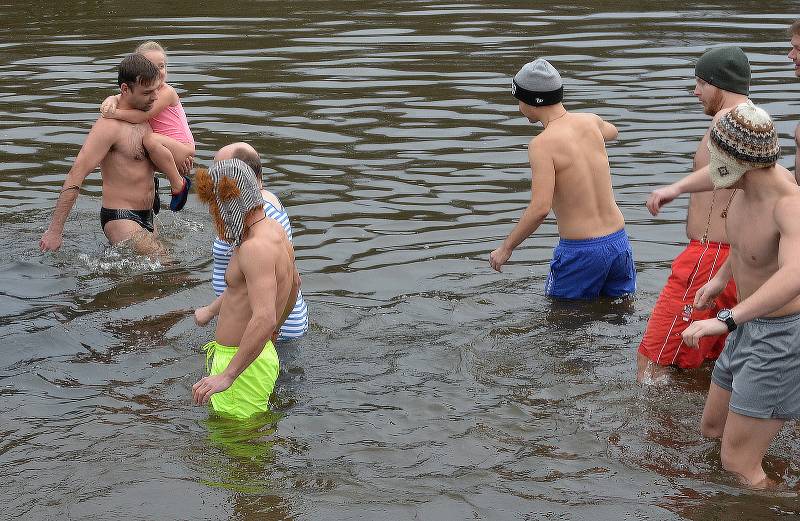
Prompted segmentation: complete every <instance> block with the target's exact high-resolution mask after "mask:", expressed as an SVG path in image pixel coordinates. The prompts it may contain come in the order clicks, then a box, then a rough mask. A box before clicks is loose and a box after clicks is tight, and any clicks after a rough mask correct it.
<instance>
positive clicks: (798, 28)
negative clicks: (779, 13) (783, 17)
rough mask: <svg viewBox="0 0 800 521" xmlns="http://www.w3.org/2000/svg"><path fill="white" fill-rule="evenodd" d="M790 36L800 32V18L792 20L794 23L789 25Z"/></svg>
mask: <svg viewBox="0 0 800 521" xmlns="http://www.w3.org/2000/svg"><path fill="white" fill-rule="evenodd" d="M788 32H789V36H795V35H798V34H800V19H797V20H795V21H794V22H792V25H790V26H789V31H788Z"/></svg>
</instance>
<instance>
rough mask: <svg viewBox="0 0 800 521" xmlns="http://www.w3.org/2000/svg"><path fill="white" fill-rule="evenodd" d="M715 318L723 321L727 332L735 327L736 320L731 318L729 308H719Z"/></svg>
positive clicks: (731, 313) (731, 312) (731, 314)
mask: <svg viewBox="0 0 800 521" xmlns="http://www.w3.org/2000/svg"><path fill="white" fill-rule="evenodd" d="M717 320H719V321H720V322H725V325H726V326H728V332H729V333H730V332H731V331H733V330H734V329H736V321H735V320H733V311H731V310H730V309H720V310H719V312H718V313H717Z"/></svg>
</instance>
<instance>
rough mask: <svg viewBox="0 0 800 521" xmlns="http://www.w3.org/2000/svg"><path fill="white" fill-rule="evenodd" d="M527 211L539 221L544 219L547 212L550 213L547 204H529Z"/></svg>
mask: <svg viewBox="0 0 800 521" xmlns="http://www.w3.org/2000/svg"><path fill="white" fill-rule="evenodd" d="M528 212H529V215H530V217H531V218H532V219H533V220H534V221H536V222H540V221H544V220H545V219H546V218H547V216H548V214H549V213H550V207H549V206H531V207H530V208H529V209H528Z"/></svg>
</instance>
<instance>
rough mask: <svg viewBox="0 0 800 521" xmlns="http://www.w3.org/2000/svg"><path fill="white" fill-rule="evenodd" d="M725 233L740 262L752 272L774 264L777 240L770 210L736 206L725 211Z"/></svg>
mask: <svg viewBox="0 0 800 521" xmlns="http://www.w3.org/2000/svg"><path fill="white" fill-rule="evenodd" d="M726 230H727V234H728V241H729V242H730V244H731V249H732V251H733V252H734V254H735V255H736V258H738V259H739V261H740V262H742V263H744V264H746V265H748V266H750V267H752V268H766V267H769V266H773V265H774V264H775V263H776V262H777V259H778V243H779V239H780V236H779V234H778V230H777V228H776V227H775V221H774V219H773V218H772V209H771V208H767V207H764V206H763V205H748V204H746V202H737V204H735V205H731V208H730V209H729V211H728V216H727V219H726Z"/></svg>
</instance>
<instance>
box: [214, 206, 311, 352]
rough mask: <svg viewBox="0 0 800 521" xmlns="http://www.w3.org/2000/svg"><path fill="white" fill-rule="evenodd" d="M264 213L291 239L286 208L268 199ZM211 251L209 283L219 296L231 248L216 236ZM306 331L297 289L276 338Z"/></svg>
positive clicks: (305, 308)
mask: <svg viewBox="0 0 800 521" xmlns="http://www.w3.org/2000/svg"><path fill="white" fill-rule="evenodd" d="M264 213H265V214H266V216H267V217H269V218H270V219H274V220H275V221H278V223H280V225H281V226H283V229H284V230H286V236H287V237H289V240H290V241H291V240H292V225H291V224H290V223H289V215H288V214H287V213H286V210H285V209H283V208H281V209H280V210H278V209H277V208H275V206H273V205H272V203H270V202H269V201H264ZM211 251H212V257H213V258H214V269H213V271H212V274H211V285H212V287H213V288H214V293H216V294H217V296H219V295H222V292H223V291H225V287H226V284H225V270H226V269H228V264H229V263H230V261H231V253H232V251H233V249H232V248H231V245H230V244H228V243H227V242H225V241H223V240H222V239H220V238H219V237H217V238H215V239H214V245H213V247H212V250H211ZM306 332H308V306H307V305H306V301H305V299H303V293H302V291H299V292H298V293H297V301H296V302H295V304H294V309H292V312H291V313H289V317H288V318H287V319H286V322H284V323H283V325H282V326H281V330H280V333H279V335H278V339H279V340H285V339H288V338H299V337H301V336H303V335H305V334H306Z"/></svg>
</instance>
